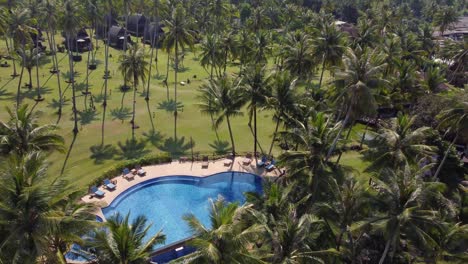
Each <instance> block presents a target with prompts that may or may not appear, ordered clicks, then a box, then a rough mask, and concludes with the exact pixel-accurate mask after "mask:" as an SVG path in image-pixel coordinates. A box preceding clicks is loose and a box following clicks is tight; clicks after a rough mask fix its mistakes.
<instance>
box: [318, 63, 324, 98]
mask: <svg viewBox="0 0 468 264" xmlns="http://www.w3.org/2000/svg"><path fill="white" fill-rule="evenodd" d="M320 70H321V73H320V80H319V87H318V90H320V89H321V88H322V81H323V73H324V72H325V55H323V57H322V69H320Z"/></svg>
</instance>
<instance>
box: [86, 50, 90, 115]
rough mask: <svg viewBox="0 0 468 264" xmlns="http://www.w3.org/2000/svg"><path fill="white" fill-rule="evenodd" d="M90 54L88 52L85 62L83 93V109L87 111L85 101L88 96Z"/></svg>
mask: <svg viewBox="0 0 468 264" xmlns="http://www.w3.org/2000/svg"><path fill="white" fill-rule="evenodd" d="M90 53H91V51H90V50H88V58H87V60H86V90H85V91H84V96H85V98H84V104H85V109H87V107H88V106H87V105H86V101H87V100H88V94H89V59H90Z"/></svg>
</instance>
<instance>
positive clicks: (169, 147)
mask: <svg viewBox="0 0 468 264" xmlns="http://www.w3.org/2000/svg"><path fill="white" fill-rule="evenodd" d="M194 146H195V142H193V141H192V144H190V141H189V142H187V143H186V142H185V137H180V138H178V139H177V140H174V138H172V137H170V138H168V139H166V140H165V141H164V144H163V145H161V146H159V147H158V148H159V149H160V150H161V151H165V152H168V153H170V154H171V155H172V156H180V155H183V154H185V153H186V152H187V151H188V150H190V148H193V147H194Z"/></svg>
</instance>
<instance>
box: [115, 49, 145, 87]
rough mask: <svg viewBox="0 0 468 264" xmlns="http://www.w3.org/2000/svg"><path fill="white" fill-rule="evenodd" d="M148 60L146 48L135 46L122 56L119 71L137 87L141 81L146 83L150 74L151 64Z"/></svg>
mask: <svg viewBox="0 0 468 264" xmlns="http://www.w3.org/2000/svg"><path fill="white" fill-rule="evenodd" d="M145 58H146V53H145V49H144V47H139V46H138V45H133V46H131V47H130V49H128V50H127V52H125V53H123V54H122V55H121V56H120V65H119V70H120V71H121V72H122V75H123V76H125V77H127V81H131V82H134V83H133V85H135V87H137V86H138V84H139V81H141V82H143V83H144V82H145V81H146V79H147V76H148V73H149V70H148V66H149V63H148V61H147V60H145Z"/></svg>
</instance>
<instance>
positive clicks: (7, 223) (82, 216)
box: [0, 152, 95, 263]
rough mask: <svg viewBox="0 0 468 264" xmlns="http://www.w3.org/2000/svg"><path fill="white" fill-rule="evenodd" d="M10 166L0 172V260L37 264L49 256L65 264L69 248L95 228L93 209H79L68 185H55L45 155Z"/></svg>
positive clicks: (27, 157)
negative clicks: (49, 174) (0, 203)
mask: <svg viewBox="0 0 468 264" xmlns="http://www.w3.org/2000/svg"><path fill="white" fill-rule="evenodd" d="M7 161H8V162H5V163H3V167H2V169H1V170H0V174H1V175H2V185H1V186H0V196H1V200H2V206H1V207H0V230H1V236H0V239H1V240H2V241H1V246H0V258H1V259H2V261H5V262H6V263H36V262H37V260H38V258H40V257H41V258H42V257H44V256H50V257H49V258H48V259H50V260H52V259H61V260H64V257H63V254H64V253H65V252H66V250H67V247H68V246H69V245H70V243H71V242H78V241H80V240H81V239H80V236H82V235H84V234H86V232H87V231H89V229H90V228H91V227H93V224H91V223H92V222H94V220H95V216H94V215H93V214H92V212H93V211H94V210H95V208H94V206H93V205H90V204H79V203H78V202H77V201H78V200H77V199H76V198H78V195H77V193H76V191H74V190H73V189H72V188H70V185H68V183H67V182H65V181H63V180H61V179H56V180H55V181H53V182H52V183H51V181H50V178H49V177H47V170H46V167H45V161H44V157H43V156H42V155H41V154H40V152H31V153H28V154H26V155H23V156H18V155H15V154H13V155H10V156H9V158H8V160H7ZM69 195H70V196H69ZM75 217H77V218H75ZM61 229H65V230H62V231H63V232H60V231H59V230H61ZM54 240H55V241H54ZM58 241H60V243H56V242H58ZM56 246H59V247H60V248H57V247H56ZM54 253H55V255H54ZM62 263H63V262H62Z"/></svg>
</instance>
